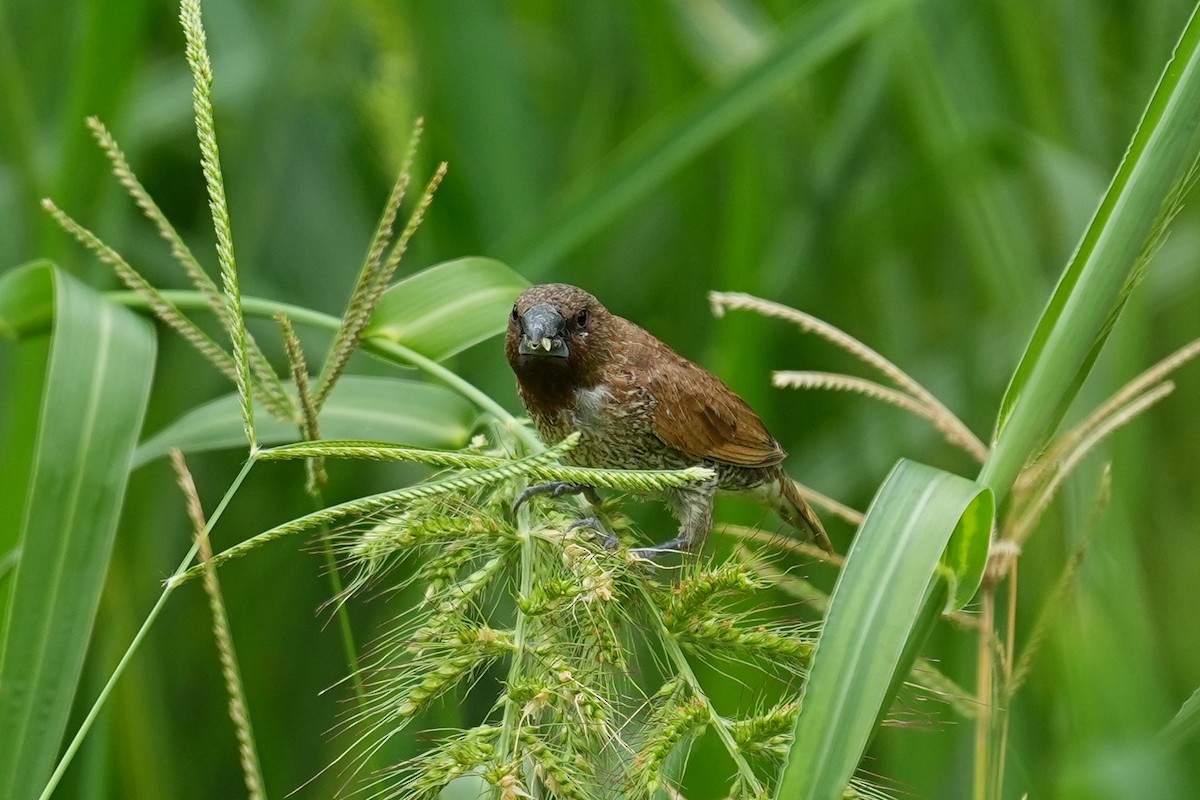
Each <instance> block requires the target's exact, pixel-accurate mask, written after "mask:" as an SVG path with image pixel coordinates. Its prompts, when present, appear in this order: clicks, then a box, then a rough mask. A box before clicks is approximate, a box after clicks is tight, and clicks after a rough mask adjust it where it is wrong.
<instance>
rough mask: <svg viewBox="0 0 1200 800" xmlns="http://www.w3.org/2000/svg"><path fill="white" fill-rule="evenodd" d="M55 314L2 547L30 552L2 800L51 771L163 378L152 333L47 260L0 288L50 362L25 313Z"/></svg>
mask: <svg viewBox="0 0 1200 800" xmlns="http://www.w3.org/2000/svg"><path fill="white" fill-rule="evenodd" d="M49 303H52V304H53V309H54V315H53V321H52V329H51V331H50V333H49V337H50V341H49V357H48V359H47V360H46V361H45V366H44V370H43V372H42V375H41V376H39V381H38V384H36V385H39V386H40V387H41V403H40V408H39V411H40V414H38V415H37V418H36V419H34V418H30V419H26V420H24V424H25V425H26V426H27V427H28V428H30V429H32V428H36V434H35V436H34V437H28V436H26V437H25V439H24V445H22V446H21V447H19V448H18V452H15V453H10V452H6V456H10V455H15V456H16V457H17V458H20V459H21V461H22V463H23V465H24V467H25V470H24V474H23V475H21V476H14V475H12V474H9V475H8V476H7V477H9V478H14V477H15V478H16V479H17V480H19V481H20V482H21V483H22V485H23V497H22V498H21V499H22V501H23V504H24V508H23V509H22V510H21V511H20V512H19V513H15V512H14V510H13V509H9V508H6V509H4V511H3V516H0V528H5V529H7V530H4V531H3V533H2V534H0V541H13V540H16V541H19V543H20V547H21V550H20V562H19V564H18V566H17V569H16V573H15V575H14V576H13V577H12V578H11V581H12V587H11V590H12V591H11V595H10V597H9V600H8V608H7V609H6V611H7V613H6V615H5V627H4V630H3V643H2V645H0V742H3V743H4V746H2V747H0V797H36V796H37V794H38V792H39V791H41V789H42V786H43V785H44V784H45V782H46V780H47V778H48V777H49V775H50V772H51V770H52V768H53V766H54V759H55V757H56V756H57V753H58V748H59V746H60V744H61V742H62V736H63V730H64V728H65V727H66V724H67V715H68V712H69V711H70V708H71V701H72V699H73V698H74V696H75V689H76V684H77V682H78V681H79V676H80V673H81V670H82V668H83V660H84V655H85V654H86V652H87V648H88V643H89V641H90V639H91V630H92V623H93V621H94V619H95V616H96V609H97V606H98V605H99V601H100V591H101V589H102V587H103V585H104V576H105V572H106V570H107V568H108V559H109V555H110V553H111V551H112V543H113V537H114V535H115V533H116V526H117V520H118V518H119V516H120V512H121V504H122V501H123V499H124V495H125V485H126V481H127V479H128V476H129V467H130V460H131V458H132V455H133V448H134V444H135V443H136V442H137V436H138V433H139V431H140V430H141V426H142V419H143V415H144V412H145V409H146V402H147V398H148V396H149V392H150V381H151V377H152V375H153V370H154V351H155V345H154V336H153V332H152V329H151V328H150V326H149V325H147V324H146V322H145V321H143V320H141V319H139V318H138V317H137V316H135V315H134V314H132V313H130V312H129V311H127V310H126V309H123V308H121V307H119V306H117V305H115V304H113V303H110V302H108V301H107V300H105V299H103V298H102V297H101V296H100V295H98V294H97V293H95V292H93V291H92V290H91V289H89V288H87V287H86V286H84V285H83V284H81V283H79V282H78V281H76V280H75V279H74V278H72V277H70V276H69V275H67V274H65V273H63V272H61V271H59V270H57V269H55V268H54V267H53V266H51V265H49V264H47V263H44V262H42V263H36V264H31V265H28V266H26V267H23V268H21V269H18V270H15V271H13V272H11V273H9V274H8V275H5V276H4V277H3V278H0V329H3V330H6V331H7V332H9V333H17V334H21V335H23V336H30V337H33V338H32V339H31V340H29V341H28V346H30V347H32V348H34V351H35V352H43V351H44V348H45V341H44V340H45V334H44V321H43V322H41V323H40V325H39V324H38V315H37V314H30V313H29V311H30V308H32V307H34V306H41V307H42V308H44V307H45V306H46V305H47V304H49ZM26 322H28V323H30V324H31V325H32V327H29V326H27V325H26V324H25V323H26ZM39 327H41V328H42V330H39ZM39 340H41V341H39ZM25 346H27V344H26V342H25V341H22V342H20V343H19V344H18V349H22V348H24V347H25ZM20 377H21V378H22V379H23V380H30V379H32V378H33V377H34V373H33V371H31V370H25V371H23V373H22V374H21V376H20ZM5 389H6V391H27V390H28V385H26V386H23V387H7V386H6V387H5ZM21 449H23V452H20V450H21ZM10 469H12V465H11V464H10ZM10 496H11V495H10ZM14 525H16V526H18V529H17V530H16V531H15V534H14V531H13V530H12V526H14Z"/></svg>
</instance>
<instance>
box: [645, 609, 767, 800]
mask: <svg viewBox="0 0 1200 800" xmlns="http://www.w3.org/2000/svg"><path fill="white" fill-rule="evenodd" d="M640 591H641V593H642V602H643V603H644V604H645V605H646V608H647V609H649V610H650V613H651V614H653V615H654V622H655V623H656V624H657V626H658V628H659V630H660V631H662V632H663V636H662V641H663V646H664V647H665V648H666V651H667V658H669V659H670V660H671V663H672V664H673V665H674V667H675V670H676V671H677V672H678V673H679V676H680V677H681V678H683V680H684V682H685V683H687V685H688V687H689V688H690V689H691V690H692V692H693V693H694V694H695V695H696V696H697V697H699V698H701V699H703V700H704V707H705V708H707V709H708V718H709V721H710V722H712V726H713V730H715V731H716V732H717V738H718V739H720V740H721V744H723V745H724V746H725V750H726V752H728V753H729V757H730V758H732V759H733V763H734V764H736V765H737V769H738V773H739V774H740V775H741V776H742V778H743V780H745V781H746V785H747V786H748V787H750V789H751V791H753V792H754V796H756V797H757V796H759V795H763V794H764V792H765V790H764V789H763V785H762V783H761V782H760V781H759V780H758V776H757V775H755V774H754V770H752V769H751V768H750V764H749V762H747V761H746V757H745V756H744V755H742V751H741V750H740V749H739V748H738V745H737V742H735V741H734V739H733V733H731V732H730V730H729V724H728V723H727V722H726V721H725V718H724V717H722V716H721V715H720V714H718V713H717V709H716V708H715V707H714V706H713V704H712V701H711V700H709V698H708V695H707V694H705V692H704V689H703V687H701V686H700V680H699V679H698V678H697V677H696V673H695V672H693V671H692V665H691V663H690V662H689V661H688V660H687V656H686V655H685V654H684V652H683V648H681V647H680V646H679V642H677V641H675V637H673V636H672V635H671V634H670V633H668V632H667V624H666V622H665V621H664V620H663V617H662V611H661V610H660V609H659V607H658V606H657V605H656V604H655V603H654V598H652V597H651V596H650V593H649V592H647V591H646V589H645V587H640Z"/></svg>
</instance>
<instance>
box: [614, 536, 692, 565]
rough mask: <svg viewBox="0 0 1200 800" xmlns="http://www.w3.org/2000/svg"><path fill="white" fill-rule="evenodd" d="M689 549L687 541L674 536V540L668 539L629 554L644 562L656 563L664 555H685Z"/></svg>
mask: <svg viewBox="0 0 1200 800" xmlns="http://www.w3.org/2000/svg"><path fill="white" fill-rule="evenodd" d="M690 549H691V548H690V547H689V546H688V540H687V539H686V538H685V537H683V536H676V537H675V538H674V539H669V540H667V541H665V542H663V543H662V544H656V545H654V546H653V547H639V548H637V549H636V550H630V551H629V552H630V553H632V554H633V555H634V556H635V557H637V558H640V559H642V560H644V561H657V560H659V559H660V558H662V557H663V556H665V555H674V554H677V553H686V552H688V551H689V550H690Z"/></svg>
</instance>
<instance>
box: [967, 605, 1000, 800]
mask: <svg viewBox="0 0 1200 800" xmlns="http://www.w3.org/2000/svg"><path fill="white" fill-rule="evenodd" d="M979 595H980V617H981V619H982V621H983V625H982V627H981V628H980V630H979V636H978V639H977V644H976V648H975V652H976V659H977V662H976V665H975V698H976V702H977V704H978V706H979V714H978V716H976V717H975V765H974V767H975V771H974V781H973V784H972V786H973V794H972V796H973V797H974V798H975V800H989V797H988V787H989V785H990V779H991V775H992V772H991V763H992V758H991V756H992V747H993V731H994V724H995V709H996V706H995V703H996V693H995V679H994V678H995V670H994V660H993V656H992V640H993V637H994V635H995V629H994V627H993V625H994V620H995V613H996V606H995V595H994V594H993V589H992V587H991V586H984V587H983V588H982V589H980V592H979Z"/></svg>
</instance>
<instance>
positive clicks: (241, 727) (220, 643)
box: [171, 449, 266, 800]
mask: <svg viewBox="0 0 1200 800" xmlns="http://www.w3.org/2000/svg"><path fill="white" fill-rule="evenodd" d="M171 466H172V467H173V468H174V470H175V480H176V482H177V483H178V484H179V489H180V491H182V492H183V496H184V500H185V502H186V505H187V514H188V518H189V519H190V520H191V522H192V531H193V534H192V535H193V537H194V539H195V543H196V547H197V548H198V549H199V551H200V561H201V563H202V564H204V566H205V569H204V593H205V594H206V595H208V605H209V610H210V611H211V612H212V628H213V639H214V640H215V641H216V644H217V653H218V655H219V657H220V661H221V675H222V677H223V678H224V679H225V691H226V693H228V695H229V718H230V719H231V720H232V721H233V727H234V730H235V731H236V732H237V741H238V755H239V758H240V759H241V764H242V778H243V780H244V781H245V784H246V792H247V794H248V796H249V797H250V800H264V798H266V788H265V786H264V784H263V778H262V767H261V766H260V765H259V759H258V749H257V747H256V746H255V744H254V728H253V726H252V725H251V723H250V710H249V706H248V704H247V703H246V691H245V687H244V686H243V685H242V675H241V670H240V669H239V668H238V662H237V651H236V650H235V649H234V646H233V635H232V633H231V632H230V628H229V614H228V613H227V612H226V610H225V601H224V598H223V597H222V594H221V582H220V580H219V579H218V578H217V572H216V570H214V569H213V568H212V564H211V562H212V547H211V546H210V545H209V539H208V534H207V533H206V532H205V531H206V529H207V528H208V522H207V521H206V520H205V519H204V509H203V507H202V506H201V505H200V495H199V493H197V491H196V484H195V482H194V481H193V480H192V474H191V472H189V471H188V468H187V462H185V461H184V459H183V453H182V451H180V450H178V449H172V450H171Z"/></svg>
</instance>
